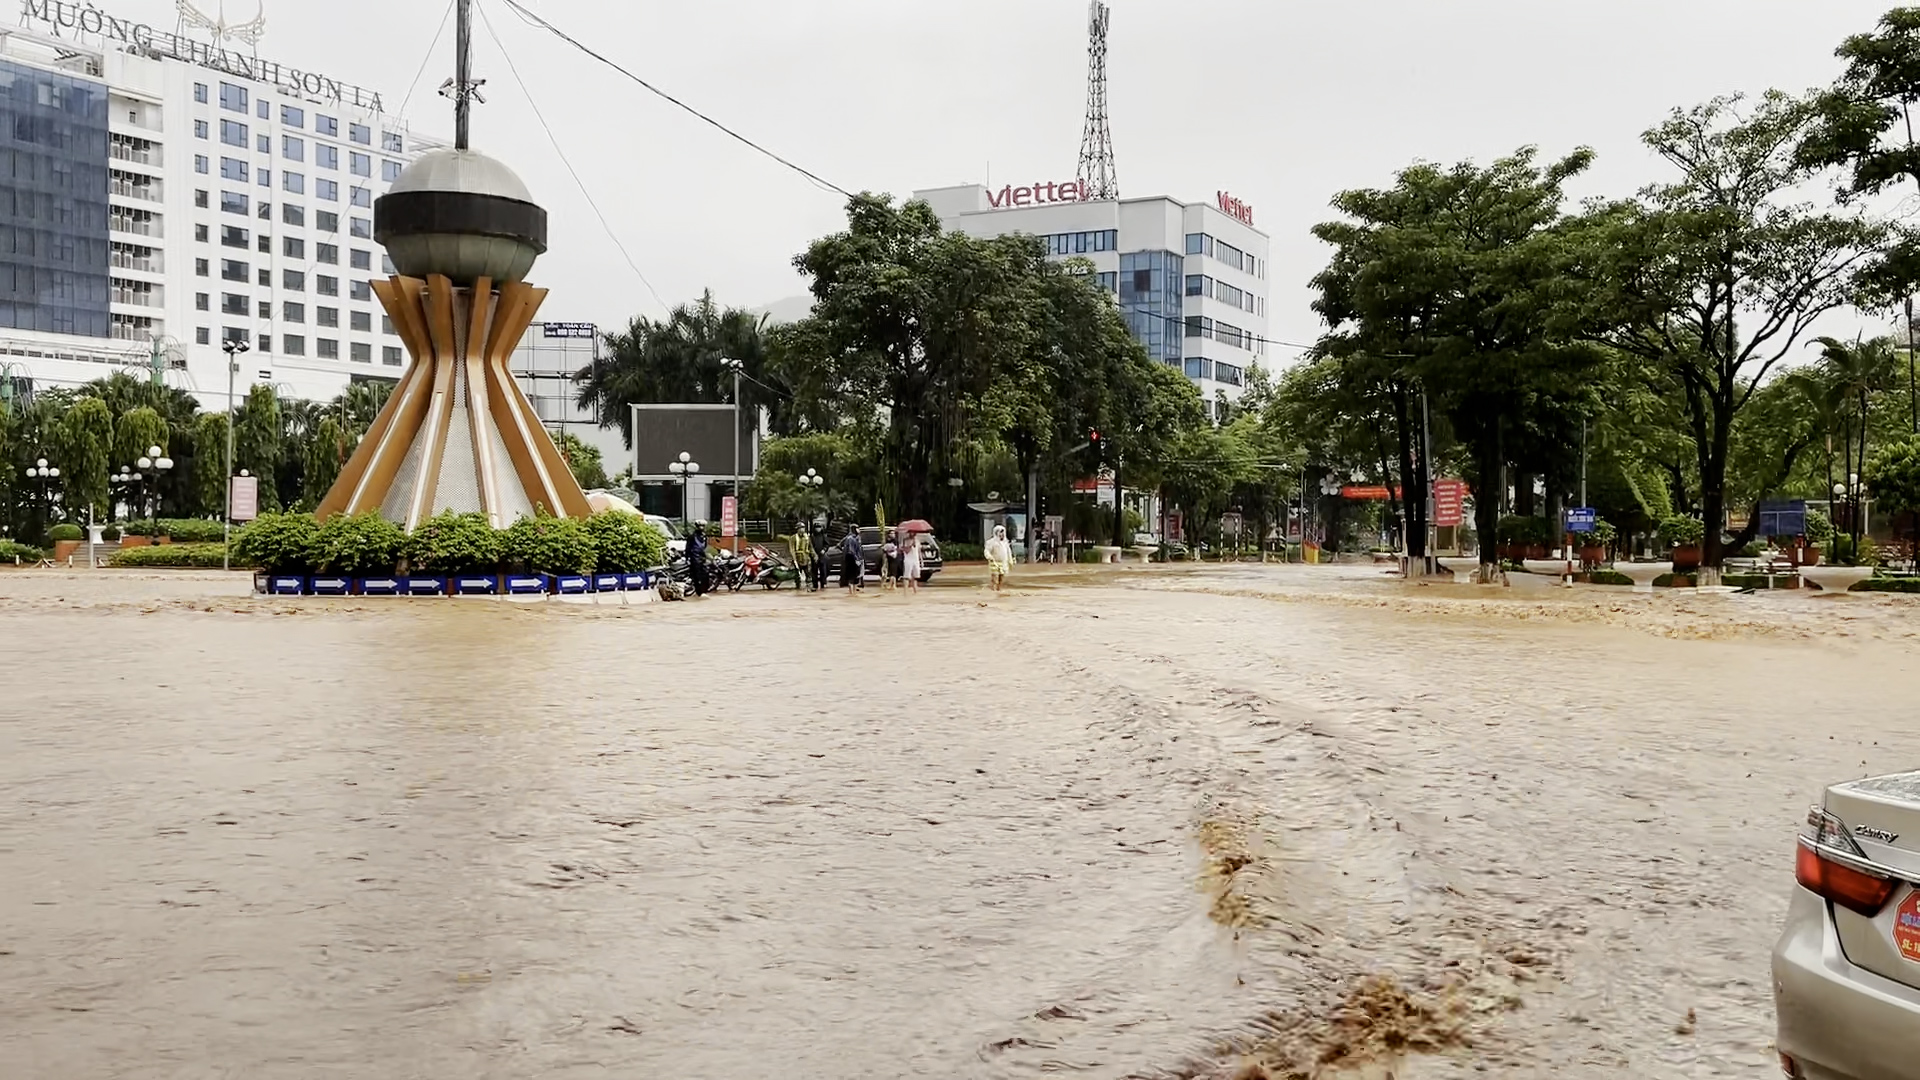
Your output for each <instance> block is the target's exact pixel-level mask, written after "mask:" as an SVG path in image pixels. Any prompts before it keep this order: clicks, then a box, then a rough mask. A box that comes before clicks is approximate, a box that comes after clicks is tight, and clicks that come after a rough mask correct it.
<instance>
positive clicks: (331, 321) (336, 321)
mask: <svg viewBox="0 0 1920 1080" xmlns="http://www.w3.org/2000/svg"><path fill="white" fill-rule="evenodd" d="M313 321H314V323H315V325H318V326H330V327H333V328H335V329H339V326H340V309H339V308H337V307H317V308H314V309H313Z"/></svg>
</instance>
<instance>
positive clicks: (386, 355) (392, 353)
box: [380, 345, 400, 367]
mask: <svg viewBox="0 0 1920 1080" xmlns="http://www.w3.org/2000/svg"><path fill="white" fill-rule="evenodd" d="M380 362H381V363H383V364H385V365H387V366H388V367H399V366H400V346H398V345H382V346H380Z"/></svg>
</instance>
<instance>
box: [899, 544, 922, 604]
mask: <svg viewBox="0 0 1920 1080" xmlns="http://www.w3.org/2000/svg"><path fill="white" fill-rule="evenodd" d="M900 549H901V550H900V576H901V577H902V578H904V579H905V580H906V583H907V591H908V592H913V593H917V592H919V591H920V534H919V533H916V532H907V533H904V535H902V536H901V538H900Z"/></svg>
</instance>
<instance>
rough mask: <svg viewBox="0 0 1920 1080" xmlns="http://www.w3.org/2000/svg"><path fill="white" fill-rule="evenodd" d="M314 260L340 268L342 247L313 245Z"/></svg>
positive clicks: (336, 245)
mask: <svg viewBox="0 0 1920 1080" xmlns="http://www.w3.org/2000/svg"><path fill="white" fill-rule="evenodd" d="M313 258H314V261H315V262H323V263H326V264H327V265H329V266H338V265H340V245H338V244H315V245H313Z"/></svg>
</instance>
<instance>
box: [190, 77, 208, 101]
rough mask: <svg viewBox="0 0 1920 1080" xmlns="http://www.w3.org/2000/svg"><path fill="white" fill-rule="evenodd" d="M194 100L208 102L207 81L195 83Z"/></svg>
mask: <svg viewBox="0 0 1920 1080" xmlns="http://www.w3.org/2000/svg"><path fill="white" fill-rule="evenodd" d="M193 100H195V101H197V102H199V103H200V104H202V105H205V104H206V103H207V84H206V83H203V82H197V83H194V84H193Z"/></svg>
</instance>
